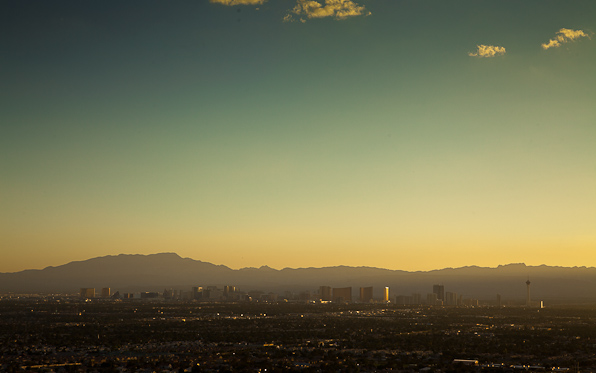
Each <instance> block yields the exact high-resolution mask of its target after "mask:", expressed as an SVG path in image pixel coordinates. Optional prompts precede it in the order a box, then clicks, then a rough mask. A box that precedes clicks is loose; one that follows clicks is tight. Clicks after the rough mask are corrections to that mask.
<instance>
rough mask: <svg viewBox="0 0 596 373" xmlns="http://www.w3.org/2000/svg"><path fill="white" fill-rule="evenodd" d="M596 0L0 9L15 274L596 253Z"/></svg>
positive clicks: (5, 224)
mask: <svg viewBox="0 0 596 373" xmlns="http://www.w3.org/2000/svg"><path fill="white" fill-rule="evenodd" d="M595 32H596V1H594V0H575V1H569V0H524V1H519V0H515V1H513V0H457V1H456V0H353V1H350V0H316V1H308V0H266V1H263V0H192V1H189V0H180V1H176V2H166V1H156V0H136V1H134V0H131V1H126V0H120V1H115V0H102V1H99V0H85V1H80V0H77V1H74V0H55V1H47V0H44V1H42V0H27V1H6V0H2V1H0V86H1V87H2V89H0V255H1V257H2V260H0V272H15V271H20V270H24V269H35V268H44V267H46V266H50V265H52V266H56V265H61V264H65V263H67V262H70V261H73V260H85V259H88V258H92V257H97V256H104V255H116V254H120V253H125V254H151V253H159V252H176V253H178V254H179V255H180V256H182V257H190V258H193V259H197V260H202V261H208V262H212V263H215V264H223V265H227V266H229V267H231V268H242V267H249V266H252V267H259V266H262V265H268V266H270V267H273V268H278V269H281V268H284V267H292V268H297V267H322V266H335V265H351V266H373V267H382V268H390V269H403V270H411V271H413V270H431V269H438V268H445V267H460V266H467V265H479V266H491V267H495V266H497V265H500V264H508V263H520V262H523V263H526V264H528V265H540V264H547V265H559V266H596V254H595V252H596V145H595V144H596V63H595V62H594V61H596V38H595Z"/></svg>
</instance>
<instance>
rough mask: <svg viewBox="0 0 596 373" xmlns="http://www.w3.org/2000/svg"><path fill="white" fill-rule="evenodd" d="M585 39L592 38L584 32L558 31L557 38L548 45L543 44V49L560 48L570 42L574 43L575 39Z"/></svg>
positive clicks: (563, 29) (564, 29)
mask: <svg viewBox="0 0 596 373" xmlns="http://www.w3.org/2000/svg"><path fill="white" fill-rule="evenodd" d="M583 37H586V38H590V36H588V34H586V33H585V32H584V31H582V30H571V29H568V28H562V29H560V30H559V31H557V36H556V37H555V38H554V39H550V40H549V41H548V43H543V44H542V49H544V50H547V49H550V48H558V47H560V46H561V45H563V44H565V43H569V42H570V41H574V40H575V39H579V38H583Z"/></svg>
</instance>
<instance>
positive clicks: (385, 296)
mask: <svg viewBox="0 0 596 373" xmlns="http://www.w3.org/2000/svg"><path fill="white" fill-rule="evenodd" d="M383 302H389V286H385V287H384V288H383Z"/></svg>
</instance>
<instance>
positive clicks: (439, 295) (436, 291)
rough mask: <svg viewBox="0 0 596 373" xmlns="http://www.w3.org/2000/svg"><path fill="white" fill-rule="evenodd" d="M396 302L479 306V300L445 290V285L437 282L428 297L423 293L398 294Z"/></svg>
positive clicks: (402, 303) (401, 303)
mask: <svg viewBox="0 0 596 373" xmlns="http://www.w3.org/2000/svg"><path fill="white" fill-rule="evenodd" d="M395 303H396V304H398V305H423V304H424V305H429V306H477V305H478V300H477V299H472V298H464V296H463V295H461V294H458V293H456V292H451V291H448V292H445V286H444V285H443V284H437V285H433V287H432V293H427V294H426V299H424V298H423V296H422V294H421V293H412V294H411V295H398V296H396V297H395Z"/></svg>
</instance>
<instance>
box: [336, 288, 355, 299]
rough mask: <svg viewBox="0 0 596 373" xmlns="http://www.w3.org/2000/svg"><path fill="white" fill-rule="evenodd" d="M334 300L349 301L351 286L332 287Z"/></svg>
mask: <svg viewBox="0 0 596 373" xmlns="http://www.w3.org/2000/svg"><path fill="white" fill-rule="evenodd" d="M333 301H334V302H351V301H352V287H351V286H350V287H347V288H333Z"/></svg>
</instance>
